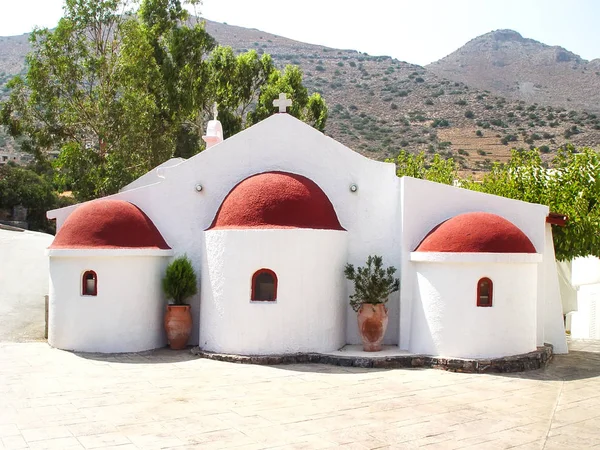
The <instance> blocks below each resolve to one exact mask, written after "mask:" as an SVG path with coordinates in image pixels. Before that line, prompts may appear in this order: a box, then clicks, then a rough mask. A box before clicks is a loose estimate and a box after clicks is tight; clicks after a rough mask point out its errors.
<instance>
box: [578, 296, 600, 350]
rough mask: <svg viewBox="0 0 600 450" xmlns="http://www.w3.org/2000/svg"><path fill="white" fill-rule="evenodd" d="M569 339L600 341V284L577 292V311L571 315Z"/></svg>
mask: <svg viewBox="0 0 600 450" xmlns="http://www.w3.org/2000/svg"><path fill="white" fill-rule="evenodd" d="M571 337H573V338H576V339H600V284H586V285H583V286H580V287H579V288H578V290H577V311H574V312H572V313H571Z"/></svg>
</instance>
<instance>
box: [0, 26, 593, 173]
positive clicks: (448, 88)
mask: <svg viewBox="0 0 600 450" xmlns="http://www.w3.org/2000/svg"><path fill="white" fill-rule="evenodd" d="M206 27H207V30H208V32H209V33H210V34H211V35H212V36H214V37H215V39H216V40H217V41H218V42H219V43H220V44H221V45H229V46H231V47H233V48H234V49H235V50H236V51H237V52H243V51H246V50H250V49H254V50H256V51H257V52H258V53H269V54H271V55H272V57H273V60H274V62H275V64H276V65H277V66H278V67H279V68H283V67H285V65H286V64H295V65H298V66H300V67H301V68H302V70H303V72H304V80H305V85H306V86H307V88H308V90H309V92H315V91H316V92H319V93H321V94H322V95H323V97H324V98H325V100H326V102H327V105H328V107H329V112H330V114H329V119H328V121H327V127H326V134H328V135H329V136H331V137H333V138H334V139H336V140H338V141H340V142H342V143H344V144H346V145H347V146H349V147H350V148H352V149H354V150H357V151H359V152H361V153H363V154H364V155H366V156H368V157H370V158H374V159H384V158H388V157H395V156H396V155H397V154H398V152H399V151H400V149H406V150H409V151H413V152H415V151H425V152H427V153H428V154H430V155H431V154H434V153H440V154H442V155H443V156H448V157H450V156H451V157H453V158H455V160H457V161H458V162H459V164H460V165H461V167H462V169H463V171H464V172H467V171H468V172H477V171H481V170H485V169H488V168H489V167H490V166H491V164H492V163H493V162H494V161H506V160H507V159H508V157H509V156H510V149H511V148H513V147H516V148H521V147H522V148H529V147H533V146H536V147H539V148H540V149H541V150H542V151H543V152H544V153H545V154H546V156H545V157H546V158H549V157H550V156H551V154H552V153H553V152H554V151H555V150H556V148H557V147H558V146H560V145H562V144H564V143H566V142H573V143H574V144H576V145H587V146H598V145H599V144H600V118H598V116H597V115H596V114H595V113H592V112H585V111H582V110H578V109H572V108H570V110H569V111H567V109H565V108H563V107H554V106H544V105H541V104H538V103H541V102H538V103H533V102H531V103H528V102H525V101H523V100H510V99H505V98H504V97H502V96H500V95H496V94H493V93H491V92H489V91H491V89H489V91H484V90H481V89H476V88H473V87H472V86H470V85H469V84H467V83H465V82H462V81H451V80H449V79H445V78H443V77H442V76H438V75H436V74H435V73H434V71H433V70H430V69H429V68H424V67H421V66H417V65H414V64H409V63H407V62H403V61H398V60H396V59H392V58H390V57H388V56H370V55H367V54H365V53H360V52H357V51H355V50H349V49H334V48H328V47H324V46H319V45H312V44H307V43H303V42H298V41H294V40H291V39H287V38H284V37H281V36H276V35H273V34H269V33H265V32H262V31H259V30H256V29H248V28H242V27H236V26H230V25H227V24H222V23H216V22H211V21H206ZM23 39H26V36H25V37H24V36H15V37H8V38H0V74H2V72H5V73H7V74H8V73H9V72H10V73H11V74H16V73H19V72H21V71H22V70H23V67H24V58H25V54H26V52H27V47H26V46H23V45H22V42H23ZM590 64H591V63H590ZM599 78H600V77H599ZM1 95H2V86H1V82H0V96H1ZM0 98H1V97H0ZM535 101H537V100H535ZM1 146H2V136H0V147H1Z"/></svg>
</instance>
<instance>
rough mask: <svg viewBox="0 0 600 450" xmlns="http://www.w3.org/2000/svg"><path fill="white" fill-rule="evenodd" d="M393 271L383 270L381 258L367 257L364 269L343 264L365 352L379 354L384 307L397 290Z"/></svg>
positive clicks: (385, 309) (385, 326) (386, 316)
mask: <svg viewBox="0 0 600 450" xmlns="http://www.w3.org/2000/svg"><path fill="white" fill-rule="evenodd" d="M395 272H396V268H395V267H388V268H387V269H384V268H383V258H382V257H381V256H377V255H371V256H369V257H368V258H367V265H366V266H364V267H357V268H356V269H355V268H354V266H353V265H352V264H346V267H345V269H344V274H345V275H346V278H347V279H349V280H351V281H354V294H353V295H351V296H350V306H351V307H352V309H353V310H354V311H356V312H357V313H358V330H359V331H360V337H361V338H362V342H363V349H364V351H366V352H378V351H380V350H381V341H383V336H384V334H385V330H386V328H387V324H388V313H387V308H386V307H385V304H386V303H387V301H388V297H389V295H390V294H391V293H392V292H396V291H397V290H398V289H400V280H399V279H398V278H394V273H395Z"/></svg>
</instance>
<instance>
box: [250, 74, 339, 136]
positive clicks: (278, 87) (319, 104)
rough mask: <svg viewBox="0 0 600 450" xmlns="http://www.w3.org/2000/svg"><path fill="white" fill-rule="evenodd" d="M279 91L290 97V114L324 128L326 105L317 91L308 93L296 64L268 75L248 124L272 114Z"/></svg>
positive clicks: (317, 127) (316, 126)
mask: <svg viewBox="0 0 600 450" xmlns="http://www.w3.org/2000/svg"><path fill="white" fill-rule="evenodd" d="M281 92H285V93H286V94H288V97H289V98H291V99H292V102H293V103H292V106H291V108H290V110H289V111H288V112H289V113H290V114H291V115H292V116H294V117H297V118H299V119H300V120H303V121H305V122H306V123H308V124H309V125H311V126H313V127H315V128H316V129H317V130H319V131H323V130H324V129H325V122H326V121H327V107H326V105H325V101H324V100H323V98H322V97H321V95H320V94H319V93H314V94H312V95H311V96H309V95H308V92H307V90H306V88H305V87H304V86H303V85H302V71H301V70H300V68H299V67H297V66H291V65H288V66H286V68H285V70H284V71H283V73H281V72H279V71H274V72H272V73H271V75H270V76H269V80H268V83H267V85H266V86H265V87H264V88H263V89H262V90H261V93H260V95H259V97H258V104H257V106H256V109H255V110H254V111H252V112H250V113H249V114H248V116H249V117H248V121H249V124H250V125H252V124H255V123H257V122H259V121H261V120H263V119H265V118H267V117H268V116H270V115H271V114H272V111H273V100H275V99H276V98H277V97H278V96H279V94H280V93H281Z"/></svg>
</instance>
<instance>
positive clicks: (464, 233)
mask: <svg viewBox="0 0 600 450" xmlns="http://www.w3.org/2000/svg"><path fill="white" fill-rule="evenodd" d="M415 251H417V252H456V253H473V252H479V253H536V251H535V247H534V246H533V244H532V243H531V241H530V240H529V238H528V237H527V236H526V235H525V233H523V232H522V231H521V230H520V229H519V228H517V227H516V226H515V225H514V224H512V223H511V222H509V221H508V220H506V219H505V218H503V217H500V216H498V215H496V214H490V213H484V212H473V213H466V214H459V215H458V216H455V217H453V218H451V219H448V220H446V221H445V222H442V223H441V224H439V225H438V226H437V227H435V228H434V229H433V230H431V231H430V232H429V234H428V235H427V236H425V239H423V240H422V241H421V243H420V244H419V245H418V246H417V248H416V250H415Z"/></svg>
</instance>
